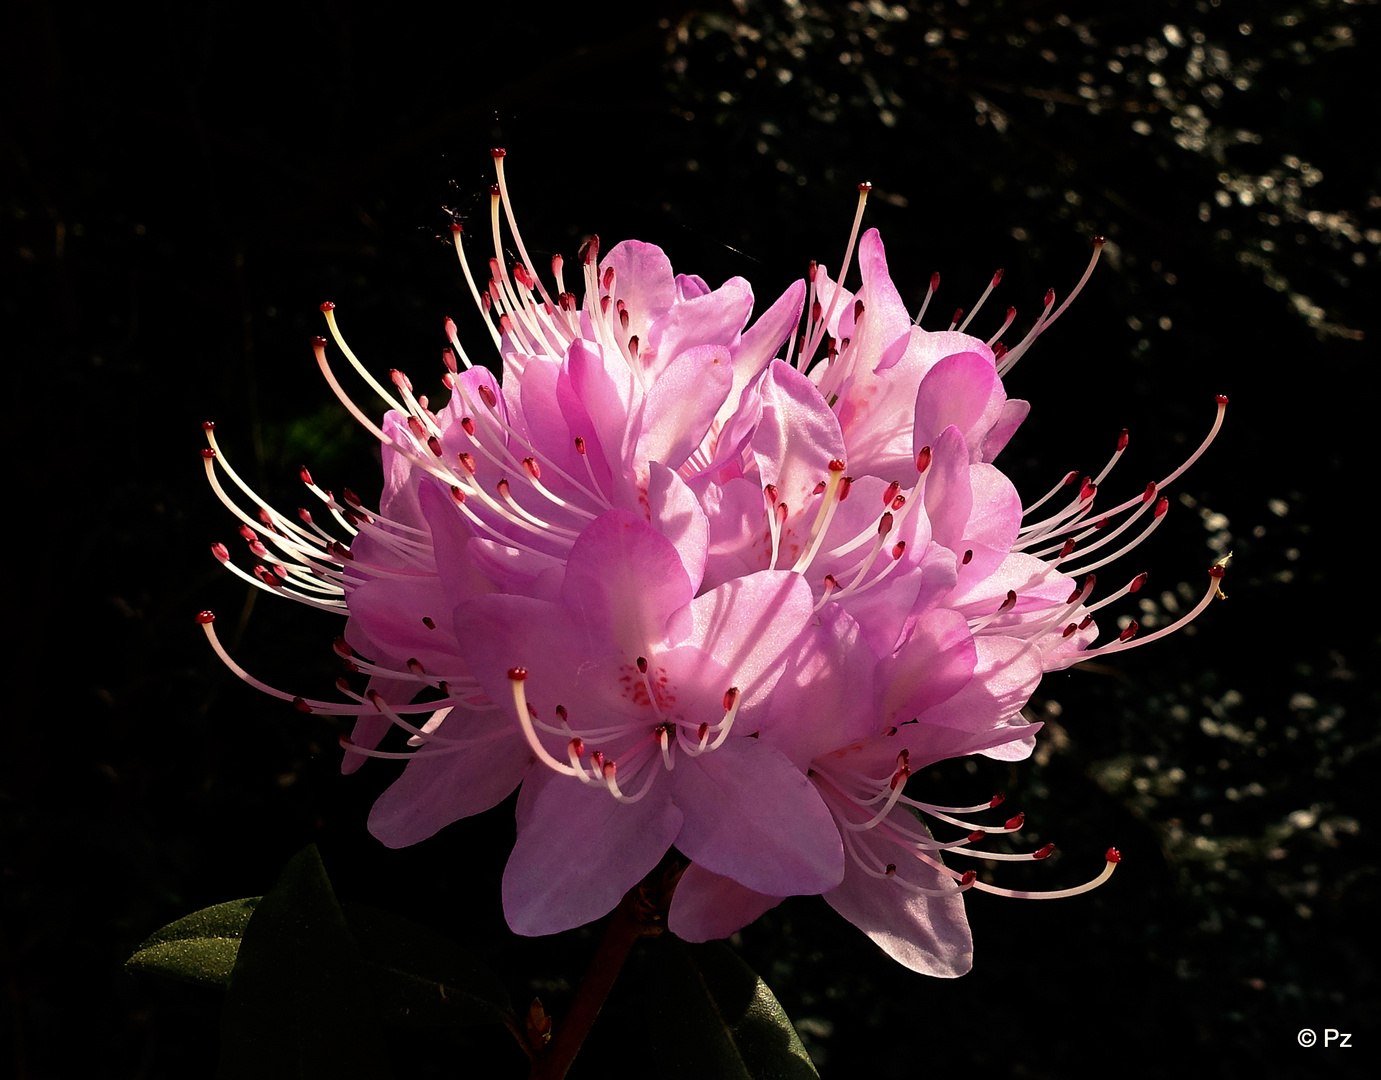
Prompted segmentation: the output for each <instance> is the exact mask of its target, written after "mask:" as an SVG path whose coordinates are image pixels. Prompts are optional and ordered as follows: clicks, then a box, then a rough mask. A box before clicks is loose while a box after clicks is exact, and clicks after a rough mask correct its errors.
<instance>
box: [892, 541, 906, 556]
mask: <svg viewBox="0 0 1381 1080" xmlns="http://www.w3.org/2000/svg"><path fill="white" fill-rule="evenodd" d="M905 553H906V541H905V540H898V541H897V542H896V543H895V544H893V545H892V558H893V560H896V559H900V558H901V557H902V556H903V555H904V554H905Z"/></svg>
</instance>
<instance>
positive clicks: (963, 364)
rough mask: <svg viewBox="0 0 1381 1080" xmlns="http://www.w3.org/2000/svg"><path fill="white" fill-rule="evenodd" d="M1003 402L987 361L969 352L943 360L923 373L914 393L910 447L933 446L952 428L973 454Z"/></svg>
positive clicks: (994, 371) (998, 381)
mask: <svg viewBox="0 0 1381 1080" xmlns="http://www.w3.org/2000/svg"><path fill="white" fill-rule="evenodd" d="M1006 401H1007V394H1006V392H1005V391H1004V390H1003V389H1002V380H1001V379H999V378H998V377H997V371H996V369H994V367H993V362H992V360H991V359H989V358H988V357H986V356H982V355H980V354H978V353H971V352H966V353H958V354H956V355H954V356H946V357H945V358H944V359H943V360H941V361H940V362H939V363H937V364H936V365H935V366H934V367H933V368H931V369H930V370H929V371H928V372H927V373H926V376H925V378H924V379H922V380H921V386H920V389H919V390H918V391H917V392H916V413H915V421H916V423H915V428H914V433H913V436H912V444H913V445H915V446H925V445H927V444H929V443H931V442H934V441H935V439H936V438H938V437H939V435H940V432H942V431H944V430H945V428H947V427H949V426H950V425H951V424H953V425H954V426H955V427H957V428H958V429H959V430H960V431H961V432H963V434H964V440H965V441H966V442H967V443H968V444H969V449H970V452H971V453H973V452H976V451H977V450H978V449H979V447H980V446H981V444H982V441H983V440H984V438H986V436H987V434H988V431H989V430H990V429H991V428H992V426H993V425H994V424H995V423H997V421H998V420H999V419H1000V418H1001V416H1002V409H1003V406H1004V405H1005V404H1006ZM975 460H976V459H975Z"/></svg>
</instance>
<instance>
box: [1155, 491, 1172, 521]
mask: <svg viewBox="0 0 1381 1080" xmlns="http://www.w3.org/2000/svg"><path fill="white" fill-rule="evenodd" d="M1169 509H1170V500H1169V499H1167V498H1166V497H1165V496H1164V495H1162V496H1161V497H1160V502H1158V503H1156V508H1155V509H1154V510H1152V511H1151V515H1152V516H1153V517H1163V516H1164V515H1165V512H1166V511H1167V510H1169Z"/></svg>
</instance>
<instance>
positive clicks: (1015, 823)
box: [1002, 814, 1026, 832]
mask: <svg viewBox="0 0 1381 1080" xmlns="http://www.w3.org/2000/svg"><path fill="white" fill-rule="evenodd" d="M1025 824H1026V815H1025V814H1016V815H1014V816H1013V817H1009V818H1008V819H1007V821H1006V822H1005V823H1004V824H1003V826H1002V827H1003V828H1004V829H1010V830H1012V831H1013V832H1015V831H1016V830H1017V829H1020V828H1021V827H1022V826H1023V825H1025Z"/></svg>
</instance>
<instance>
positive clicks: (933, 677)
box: [877, 608, 978, 724]
mask: <svg viewBox="0 0 1381 1080" xmlns="http://www.w3.org/2000/svg"><path fill="white" fill-rule="evenodd" d="M977 661H978V650H977V647H976V646H975V645H974V640H973V635H972V634H971V633H969V625H968V620H967V619H965V618H964V617H963V616H962V615H960V614H959V613H958V612H956V611H950V610H948V609H945V608H937V609H935V610H934V611H931V612H929V613H927V614H926V615H923V616H922V617H921V618H920V619H919V620H918V621H917V623H916V625H914V626H913V627H912V629H911V634H910V636H909V638H908V639H907V641H906V642H904V643H903V644H902V646H901V648H900V649H898V650H897V651H896V653H895V654H894V655H892V656H889V657H885V658H884V659H883V660H881V661H880V662H879V663H878V670H877V678H878V685H879V686H881V687H882V688H883V690H882V719H883V722H884V723H887V724H895V723H898V722H899V721H902V720H909V719H911V718H912V717H913V716H916V715H917V714H918V713H923V712H925V711H926V710H927V709H929V708H932V707H933V706H935V705H938V704H939V703H940V702H942V701H945V700H947V699H949V698H951V697H953V696H954V695H955V694H957V693H958V692H959V691H960V690H962V689H963V688H964V686H965V685H966V684H967V683H968V682H969V680H970V679H971V678H972V677H973V673H974V666H975V664H976V663H977Z"/></svg>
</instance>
